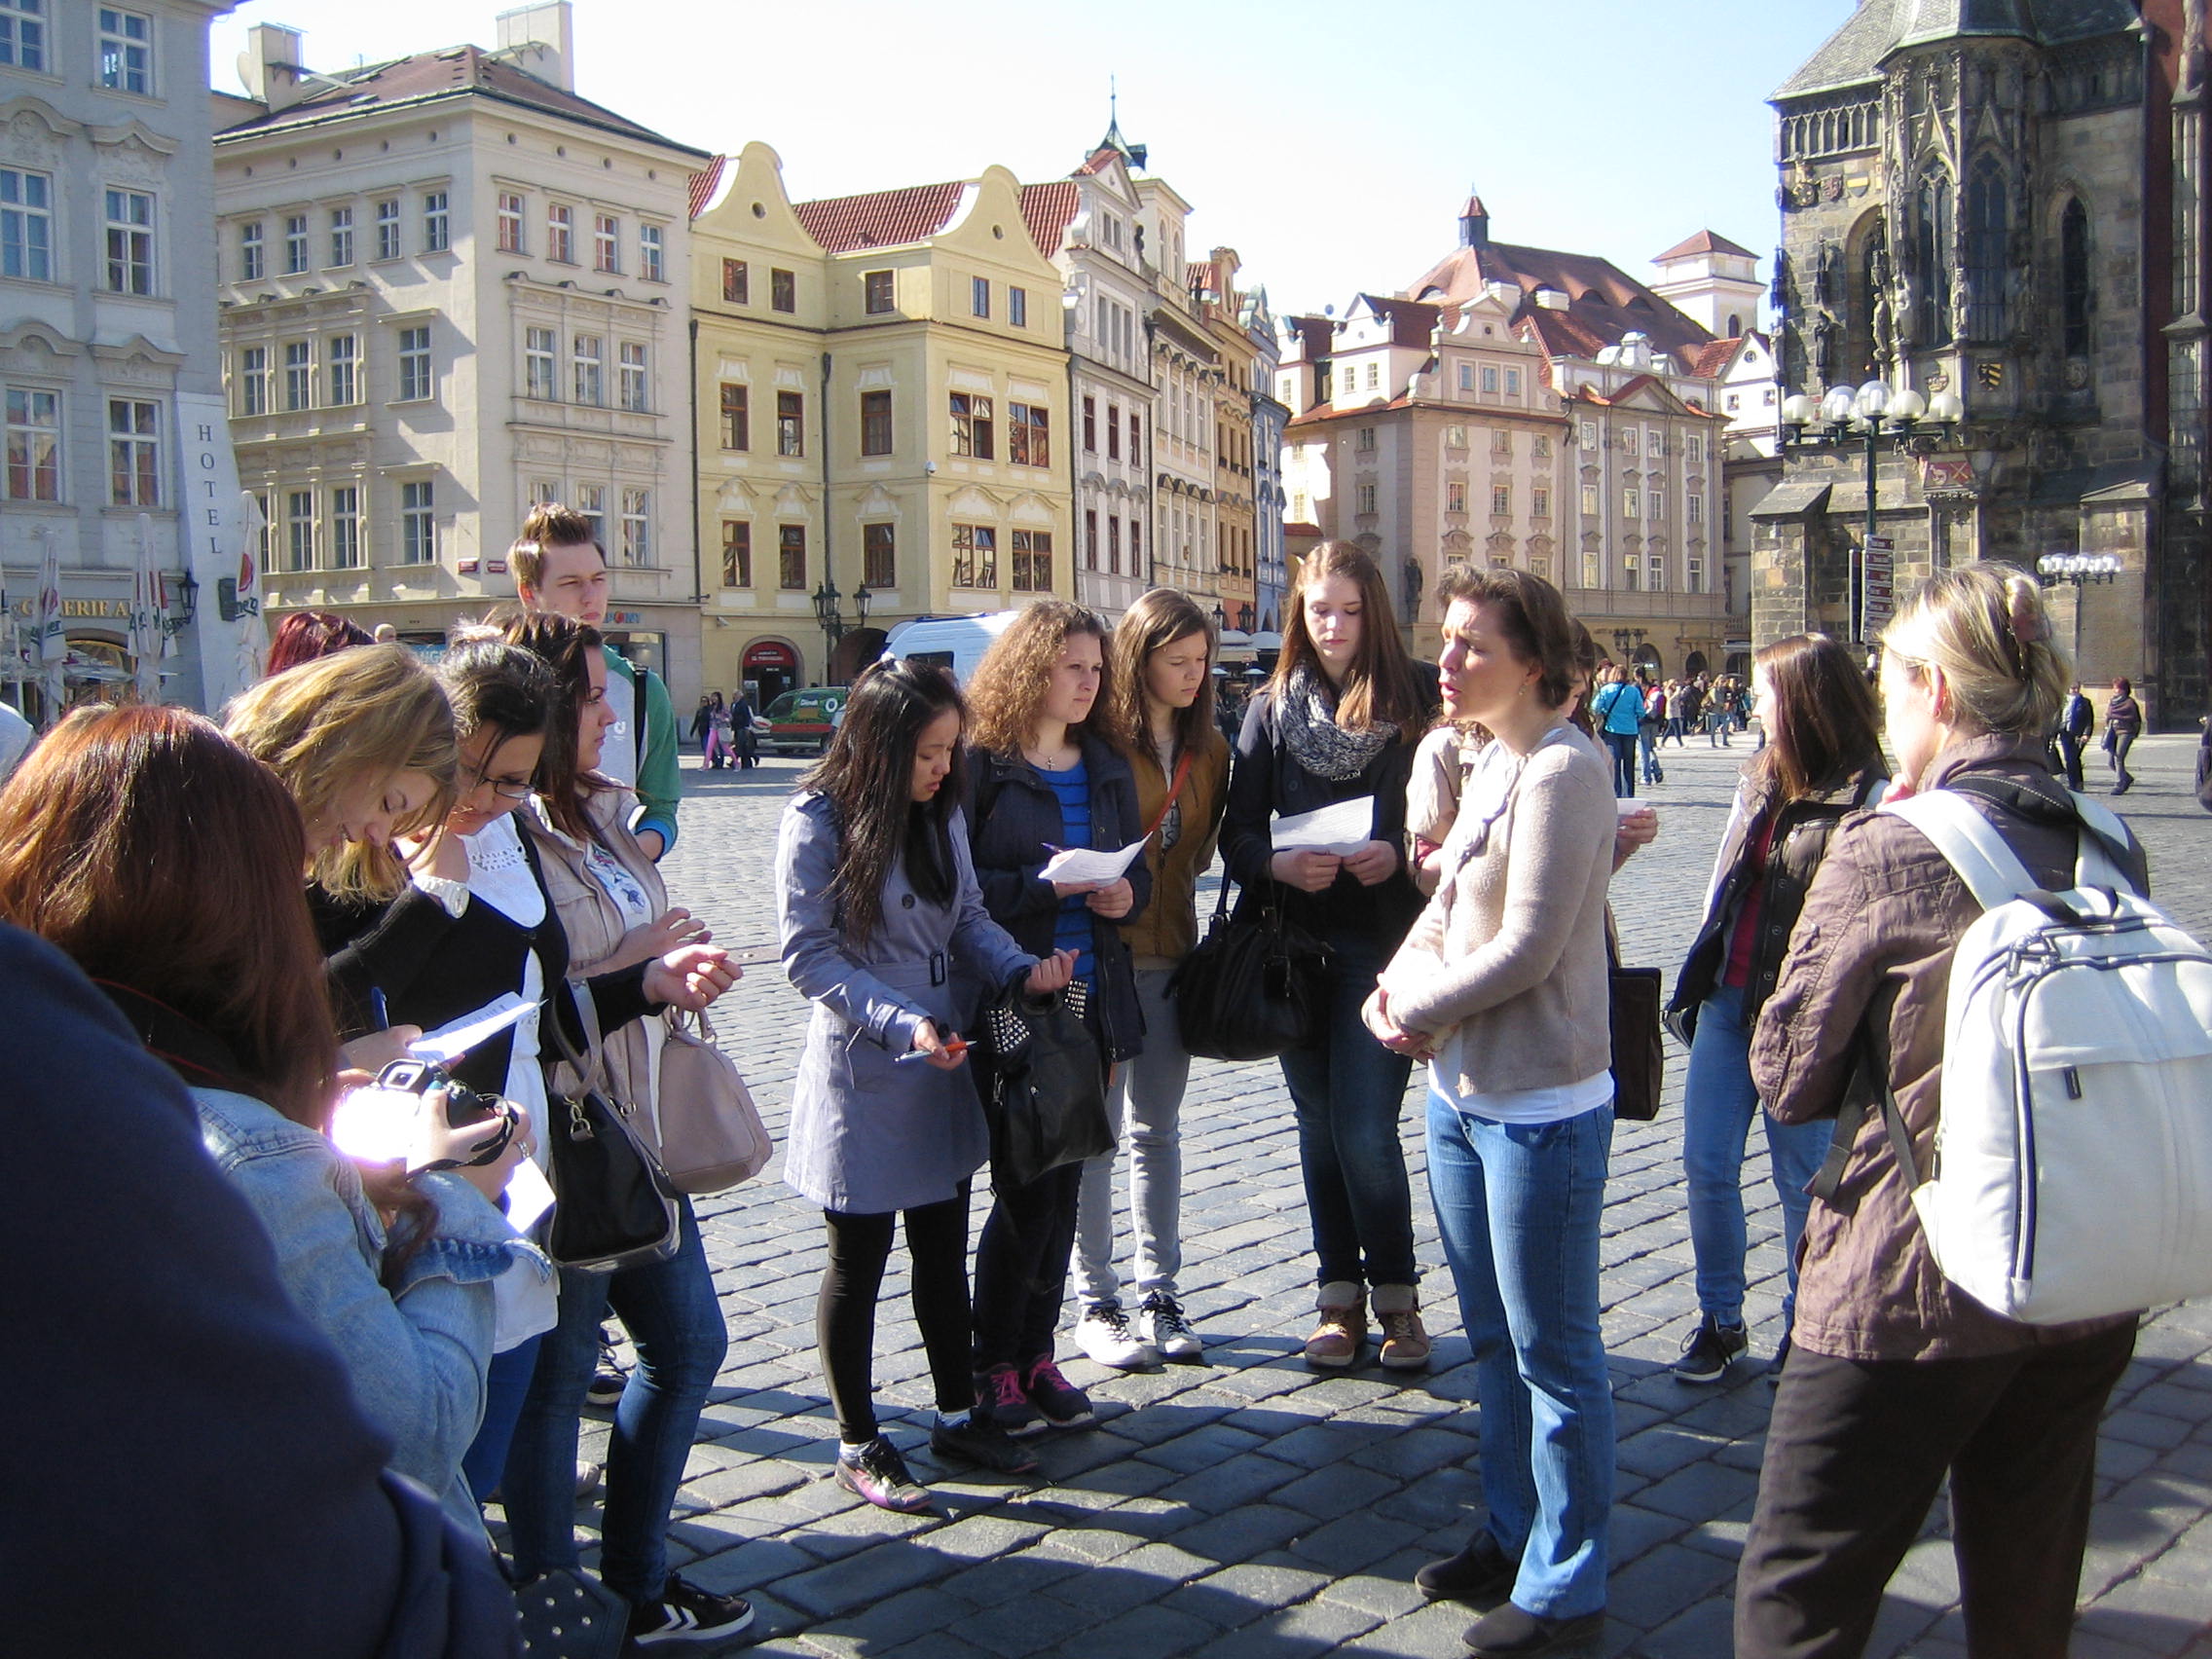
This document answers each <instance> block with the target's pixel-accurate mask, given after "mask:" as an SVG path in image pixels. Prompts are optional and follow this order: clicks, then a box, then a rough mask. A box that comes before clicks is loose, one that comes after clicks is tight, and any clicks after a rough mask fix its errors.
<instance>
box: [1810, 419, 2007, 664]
mask: <svg viewBox="0 0 2212 1659" xmlns="http://www.w3.org/2000/svg"><path fill="white" fill-rule="evenodd" d="M1966 418H1967V410H1966V405H1965V404H1964V403H1963V402H1961V401H1960V399H1959V394H1958V393H1957V392H1955V391H1947V390H1946V391H1939V392H1937V393H1936V395H1935V396H1934V397H1922V396H1921V395H1920V393H1919V392H1917V391H1914V390H1913V389H1912V388H1911V387H1904V388H1903V389H1901V390H1899V389H1898V388H1896V387H1892V386H1890V385H1889V383H1888V382H1886V381H1878V380H1870V381H1868V382H1867V383H1866V384H1865V385H1864V386H1862V387H1859V389H1858V390H1856V391H1854V390H1853V389H1852V388H1851V387H1847V386H1837V387H1829V388H1828V391H1827V395H1826V396H1825V397H1823V398H1822V399H1821V401H1820V402H1819V403H1818V404H1817V405H1816V404H1815V403H1814V402H1813V400H1812V399H1811V398H1810V397H1807V396H1806V395H1805V394H1804V393H1803V392H1801V391H1797V392H1792V393H1790V394H1789V395H1788V397H1786V398H1784V399H1783V400H1782V444H1783V447H1784V448H1785V449H1835V450H1841V449H1842V448H1843V447H1844V446H1845V445H1846V444H1848V443H1851V442H1852V441H1854V440H1855V439H1860V438H1863V439H1864V440H1865V444H1866V524H1865V529H1864V531H1863V532H1862V535H1861V536H1860V542H1859V547H1858V549H1857V550H1856V551H1855V552H1854V553H1853V554H1852V556H1851V639H1852V643H1853V644H1854V645H1862V644H1863V643H1864V642H1865V632H1866V628H1865V622H1866V555H1867V551H1868V550H1869V549H1870V548H1871V547H1872V546H1873V544H1874V542H1875V541H1876V540H1877V539H1879V532H1878V530H1877V528H1876V519H1875V503H1874V488H1875V486H1874V459H1875V455H1876V452H1877V450H1878V449H1879V447H1880V444H1881V440H1882V439H1884V438H1889V439H1891V440H1892V441H1893V442H1895V443H1898V444H1902V443H1903V441H1904V440H1905V439H1907V438H1910V437H1912V436H1914V435H1915V434H1916V433H1919V432H1921V431H1923V430H1925V429H1927V428H1928V427H1931V426H1936V427H1941V428H1942V429H1943V430H1944V431H1945V432H1946V433H1947V432H1949V431H1951V430H1952V429H1954V428H1955V427H1957V426H1958V424H1960V423H1961V422H1962V421H1964V420H1965V419H1966Z"/></svg>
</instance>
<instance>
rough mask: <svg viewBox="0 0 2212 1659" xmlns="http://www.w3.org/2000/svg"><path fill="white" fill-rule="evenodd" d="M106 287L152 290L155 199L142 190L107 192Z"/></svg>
mask: <svg viewBox="0 0 2212 1659" xmlns="http://www.w3.org/2000/svg"><path fill="white" fill-rule="evenodd" d="M107 288H108V292H109V293H111V294H137V295H150V294H152V293H153V291H154V199H153V198H152V197H151V196H149V195H147V194H146V192H144V191H142V190H111V191H109V192H107Z"/></svg>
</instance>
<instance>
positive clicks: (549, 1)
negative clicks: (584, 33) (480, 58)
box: [498, 0, 576, 92]
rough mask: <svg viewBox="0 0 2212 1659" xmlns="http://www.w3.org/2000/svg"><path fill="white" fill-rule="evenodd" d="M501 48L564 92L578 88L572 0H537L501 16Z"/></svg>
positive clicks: (523, 65)
mask: <svg viewBox="0 0 2212 1659" xmlns="http://www.w3.org/2000/svg"><path fill="white" fill-rule="evenodd" d="M498 24H499V50H500V51H501V52H502V53H505V54H507V55H509V56H511V57H512V58H513V59H514V61H515V64H516V66H517V67H519V68H523V69H527V70H529V71H530V72H531V73H532V74H533V75H535V76H536V77H537V78H538V79H539V80H540V81H550V82H551V83H552V84H553V85H554V86H556V87H559V88H560V89H561V90H562V91H563V92H574V91H575V90H576V53H575V19H574V14H573V11H572V9H571V6H570V4H569V0H537V3H536V4H535V5H531V6H517V7H516V8H515V9H514V10H513V11H511V12H501V13H500V14H499V17H498Z"/></svg>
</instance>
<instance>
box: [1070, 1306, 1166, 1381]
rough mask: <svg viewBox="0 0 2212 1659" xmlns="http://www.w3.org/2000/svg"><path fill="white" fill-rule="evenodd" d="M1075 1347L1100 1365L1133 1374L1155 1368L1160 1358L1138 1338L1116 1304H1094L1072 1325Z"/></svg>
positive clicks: (1148, 1345) (1127, 1317) (1127, 1318)
mask: <svg viewBox="0 0 2212 1659" xmlns="http://www.w3.org/2000/svg"><path fill="white" fill-rule="evenodd" d="M1075 1340H1076V1346H1078V1347H1080V1348H1082V1349H1083V1351H1084V1352H1085V1353H1087V1354H1088V1355H1089V1356H1090V1357H1091V1358H1092V1359H1095V1360H1096V1361H1097V1362H1098V1363H1099V1364H1100V1365H1110V1366H1112V1367H1113V1368H1114V1369H1115V1370H1117V1371H1136V1370H1139V1369H1141V1368H1142V1367H1144V1366H1147V1365H1158V1364H1159V1363H1160V1355H1159V1354H1157V1353H1155V1352H1154V1351H1153V1349H1152V1345H1151V1344H1149V1343H1147V1342H1145V1341H1144V1340H1143V1339H1142V1338H1141V1337H1139V1336H1138V1335H1137V1333H1136V1331H1135V1330H1134V1329H1133V1328H1132V1327H1131V1325H1130V1324H1129V1316H1128V1315H1127V1314H1126V1313H1124V1312H1123V1311H1122V1305H1121V1304H1120V1303H1119V1302H1093V1303H1091V1304H1090V1305H1088V1307H1086V1308H1085V1309H1084V1310H1083V1317H1082V1318H1080V1319H1078V1320H1077V1321H1076V1322H1075Z"/></svg>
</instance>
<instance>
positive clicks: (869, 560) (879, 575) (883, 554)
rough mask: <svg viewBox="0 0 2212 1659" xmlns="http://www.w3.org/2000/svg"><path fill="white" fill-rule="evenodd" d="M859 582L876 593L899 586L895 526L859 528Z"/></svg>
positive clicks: (864, 526)
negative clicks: (875, 590)
mask: <svg viewBox="0 0 2212 1659" xmlns="http://www.w3.org/2000/svg"><path fill="white" fill-rule="evenodd" d="M861 580H862V581H863V582H865V583H866V585H867V586H869V587H871V588H875V589H877V590H878V591H884V590H888V589H891V588H895V587H897V586H898V585H899V530H898V527H897V526H896V525H889V524H864V525H862V526H861Z"/></svg>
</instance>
